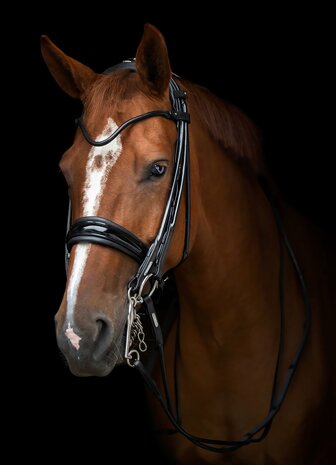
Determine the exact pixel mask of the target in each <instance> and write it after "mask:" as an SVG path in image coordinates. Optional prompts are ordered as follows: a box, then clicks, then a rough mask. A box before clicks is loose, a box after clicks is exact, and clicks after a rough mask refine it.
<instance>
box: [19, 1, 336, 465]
mask: <svg viewBox="0 0 336 465" xmlns="http://www.w3.org/2000/svg"><path fill="white" fill-rule="evenodd" d="M204 6H205V5H203V9H204ZM120 8H121V7H120ZM120 8H119V10H117V11H114V12H113V14H112V13H107V12H106V16H107V15H109V18H106V17H105V18H102V19H103V23H102V24H101V27H100V28H95V29H94V30H93V29H92V28H91V27H90V26H89V25H88V24H84V23H83V24H80V22H79V21H78V22H77V23H76V24H75V27H74V26H71V27H70V26H67V25H63V24H62V23H60V25H59V27H49V25H47V23H43V22H41V24H40V25H38V26H36V27H31V28H30V29H28V28H27V29H26V30H25V31H22V44H21V48H20V50H19V49H17V50H16V54H15V55H14V57H17V58H16V59H17V63H16V68H15V69H17V77H18V76H19V79H20V78H22V79H23V75H24V79H25V83H24V85H22V86H21V87H20V89H22V90H21V94H22V95H19V98H20V99H21V100H22V101H24V102H25V105H24V117H25V121H27V122H28V125H27V124H25V128H24V129H25V130H27V129H28V138H27V142H28V143H27V149H25V153H22V159H20V173H21V174H22V177H23V186H24V189H23V190H22V195H21V196H20V211H21V212H22V217H23V218H26V219H27V223H26V224H27V226H28V231H27V233H28V236H27V237H28V238H27V240H26V242H27V246H26V247H25V249H26V250H27V251H28V256H27V258H26V259H25V263H26V264H27V270H26V273H25V276H26V277H25V283H29V285H28V286H27V288H28V289H27V291H24V299H23V301H24V305H21V308H22V311H23V321H24V323H23V325H22V326H23V329H24V330H25V333H26V335H27V334H29V338H27V339H25V344H24V347H25V353H23V354H21V358H22V359H23V360H24V363H23V364H20V365H21V368H20V369H19V376H20V377H21V381H22V385H23V387H24V388H23V390H22V393H23V394H22V401H23V402H22V410H21V413H20V418H19V419H20V425H21V426H20V428H22V430H23V431H24V430H26V429H27V428H29V429H32V432H33V433H34V434H35V436H36V438H37V439H38V441H37V442H32V443H31V445H30V452H31V453H32V455H33V456H34V457H37V456H38V455H39V447H38V445H37V444H38V442H40V441H43V442H45V443H46V444H49V445H50V446H52V447H54V448H55V451H57V454H60V450H61V449H62V447H64V445H65V444H66V445H68V446H71V447H72V450H73V453H74V455H76V454H77V457H79V456H83V457H85V456H86V454H89V453H95V454H97V455H96V456H97V458H98V456H99V455H100V454H106V453H108V454H109V455H110V457H111V462H112V463H113V460H112V459H113V457H115V456H116V455H117V454H118V453H119V452H121V453H123V454H124V460H126V461H127V460H132V459H135V458H138V459H139V457H144V458H147V459H148V461H149V460H154V459H153V457H154V455H155V448H154V446H153V444H152V439H151V436H150V434H149V428H150V427H149V423H148V418H147V414H146V411H147V410H146V405H145V400H144V396H143V389H142V385H141V382H140V381H139V380H138V379H137V378H136V377H135V376H134V375H133V373H131V372H130V370H125V369H119V370H116V372H115V373H113V374H112V375H111V376H110V377H109V378H107V379H78V378H75V377H73V376H72V375H70V374H69V373H68V369H67V367H66V366H65V364H64V362H63V360H62V358H61V356H60V355H59V353H58V350H57V348H56V341H55V336H54V328H53V316H54V314H55V313H56V311H57V308H58V305H59V303H60V300H61V297H62V293H63V289H64V283H65V273H64V262H63V252H64V248H63V239H64V231H65V222H66V211H67V189H66V185H65V182H64V181H63V179H62V176H61V175H60V173H59V169H58V162H59V160H60V157H61V155H62V153H63V152H64V151H65V150H66V149H67V148H68V147H69V146H70V144H71V141H72V137H73V134H74V119H75V118H76V117H77V116H78V115H79V114H80V112H81V106H80V104H79V103H78V102H76V101H74V100H72V99H71V98H70V97H68V96H67V95H65V94H64V93H63V92H62V91H61V90H60V89H59V88H58V87H57V85H56V83H55V82H54V81H53V79H52V78H51V76H50V74H49V72H48V70H47V68H46V66H45V65H44V63H43V60H42V58H41V55H40V51H39V36H40V35H41V34H47V35H49V37H50V38H51V39H52V40H53V41H54V42H55V43H56V44H57V45H58V46H59V47H60V48H61V49H63V50H64V51H65V52H66V53H67V54H69V55H70V56H72V57H74V58H76V59H77V60H79V61H81V62H83V63H85V64H86V65H88V66H90V67H92V68H93V69H94V70H95V71H98V72H102V71H103V70H104V69H106V68H107V67H109V66H111V65H113V64H116V63H118V62H120V61H121V60H123V59H125V58H128V57H132V56H134V55H135V52H136V48H137V45H138V43H139V41H140V38H141V35H142V29H143V24H144V23H145V22H151V23H153V24H155V25H156V26H157V27H158V28H159V29H160V30H161V32H162V33H163V35H164V36H165V38H166V41H167V45H168V50H169V53H170V60H171V65H172V68H173V70H174V71H175V72H176V73H178V74H179V75H181V76H183V77H186V78H188V79H190V80H192V81H195V82H197V83H199V84H202V85H204V86H206V87H208V88H209V89H211V90H212V91H213V92H214V93H216V94H217V95H219V96H221V97H223V98H224V99H226V100H228V101H230V102H231V103H234V104H236V105H237V106H238V107H240V108H241V109H243V110H244V111H245V112H246V113H247V114H248V115H249V116H250V117H251V118H252V119H253V120H254V121H255V122H256V123H257V124H258V125H259V127H260V128H261V129H262V132H263V136H264V147H265V156H266V159H267V163H268V165H269V167H270V169H271V171H272V173H273V175H274V177H275V178H276V179H277V181H278V182H279V184H280V186H281V187H282V189H283V190H284V192H285V194H286V196H287V198H288V200H289V201H290V202H291V203H293V204H294V205H296V206H297V208H299V209H300V210H301V211H302V212H303V213H304V214H305V215H306V216H308V217H309V218H310V219H311V220H312V221H314V222H316V223H318V224H320V225H321V226H322V227H324V228H327V229H328V230H330V231H335V220H334V215H333V211H334V205H333V199H334V197H335V187H334V184H333V180H334V172H333V168H332V165H333V158H334V153H335V149H334V144H333V138H334V133H335V131H334V127H333V123H332V119H334V117H333V115H331V116H330V110H332V109H333V108H334V104H333V102H332V95H333V89H332V82H333V77H332V74H331V67H332V62H333V60H332V57H333V56H334V54H333V53H332V45H331V44H332V38H331V30H330V29H329V26H328V13H327V12H321V11H319V12H318V13H317V12H315V11H310V12H307V11H305V12H300V14H298V15H297V16H296V17H293V12H280V11H278V12H274V13H272V14H270V13H269V12H263V13H260V15H259V14H258V13H257V12H254V16H252V15H251V16H250V15H249V12H245V15H244V16H243V17H244V19H243V18H242V12H241V13H239V14H235V15H232V14H231V13H228V12H223V13H219V12H218V13H217V12H216V11H210V12H209V11H208V12H207V14H206V12H205V11H203V10H202V11H200V13H201V15H200V17H198V19H197V20H195V19H193V18H192V13H191V12H187V13H182V12H181V11H180V10H179V9H178V7H175V9H174V11H169V15H168V12H167V14H165V13H162V12H161V13H160V14H159V13H153V12H152V13H150V14H145V13H139V14H138V13H137V12H133V14H132V19H130V15H128V14H127V13H128V12H127V8H124V10H123V11H122V10H121V9H120ZM129 8H130V9H131V7H129ZM307 13H309V14H308V15H306V14H307ZM263 14H264V15H265V16H263ZM100 15H102V16H104V12H102V11H100ZM88 16H90V12H88ZM94 19H95V13H94V12H92V21H94ZM22 48H23V50H24V54H23V55H22V51H21V50H22ZM23 70H24V73H23ZM223 208H224V206H223ZM18 294H19V293H18ZM17 297H19V298H21V297H23V296H21V295H18V296H17ZM32 419H34V421H35V425H36V427H32V423H31V420H32ZM104 422H106V423H104ZM56 423H57V424H58V425H59V427H60V429H59V432H58V435H57V436H56V437H55V435H54V434H53V433H51V430H52V428H53V427H54V425H55V424H56ZM35 428H36V430H35ZM54 441H56V444H55V443H54ZM57 441H58V442H57ZM83 451H84V453H83ZM116 462H117V463H118V461H116ZM157 463H161V462H157Z"/></svg>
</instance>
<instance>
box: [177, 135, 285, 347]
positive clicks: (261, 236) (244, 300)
mask: <svg viewBox="0 0 336 465" xmlns="http://www.w3.org/2000/svg"><path fill="white" fill-rule="evenodd" d="M204 134H206V132H205V131H204V130H203V129H202V128H196V130H194V131H192V132H191V153H192V174H191V177H192V180H193V182H192V225H191V227H192V228H195V230H194V242H193V246H192V250H191V253H190V256H189V258H188V260H187V261H186V262H185V263H184V264H183V265H182V266H181V267H180V268H179V269H178V270H177V272H176V277H177V285H178V288H179V295H180V301H181V322H182V325H183V321H184V322H185V324H186V327H188V331H189V333H190V331H191V328H194V330H195V331H194V332H195V333H198V336H199V338H200V344H201V341H204V332H207V333H208V335H209V336H211V340H213V341H217V342H216V344H217V345H218V347H219V346H221V344H222V343H221V341H223V340H224V339H225V341H226V343H227V341H228V338H233V339H234V340H235V341H237V343H238V342H239V344H241V341H242V338H239V337H238V336H239V334H242V335H243V334H244V335H245V336H246V335H248V337H244V343H246V344H249V343H250V344H253V343H254V342H255V341H253V338H256V337H260V335H261V333H262V328H263V327H264V328H265V334H268V335H269V334H270V329H269V328H270V326H274V332H276V324H277V323H278V313H277V312H278V311H279V309H278V303H277V302H278V279H277V270H278V266H279V265H278V262H279V250H278V247H279V245H278V236H277V231H276V226H275V222H274V218H273V215H272V211H271V208H270V205H269V203H268V201H267V199H266V197H265V195H264V193H263V192H262V190H261V188H260V186H259V183H258V181H257V177H256V176H255V175H254V174H252V173H250V174H249V173H248V170H244V168H243V167H242V166H239V164H238V163H237V162H236V161H234V160H233V158H232V157H231V156H229V155H228V154H226V153H224V150H223V148H222V147H221V146H220V145H219V144H218V143H216V142H215V141H214V140H212V139H211V137H210V135H206V136H205V135H204ZM196 184H197V185H196ZM275 313H276V314H277V315H276V316H275ZM275 322H276V323H275ZM256 324H257V325H258V332H256V331H250V330H251V329H252V328H253V327H254V326H255V325H256ZM223 336H224V337H223Z"/></svg>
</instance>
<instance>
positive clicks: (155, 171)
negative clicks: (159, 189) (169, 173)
mask: <svg viewBox="0 0 336 465" xmlns="http://www.w3.org/2000/svg"><path fill="white" fill-rule="evenodd" d="M166 170H167V167H166V166H164V165H160V164H159V163H154V164H153V165H152V166H151V170H150V174H151V176H156V177H160V176H163V175H164V174H165V172H166Z"/></svg>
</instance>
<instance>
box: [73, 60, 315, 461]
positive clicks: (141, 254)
mask: <svg viewBox="0 0 336 465" xmlns="http://www.w3.org/2000/svg"><path fill="white" fill-rule="evenodd" d="M118 69H129V70H131V71H136V68H135V63H134V60H126V61H125V62H123V63H121V64H119V65H116V66H114V67H112V68H109V69H108V70H107V71H106V72H105V73H107V74H108V73H111V72H114V71H115V70H118ZM169 95H170V101H171V105H172V109H171V110H167V111H165V110H156V111H150V112H147V113H144V114H142V115H138V116H135V117H133V118H130V119H128V120H127V121H125V122H124V123H122V124H121V125H120V126H119V127H118V128H117V129H116V131H114V133H113V134H112V135H110V136H109V137H108V138H106V139H105V140H102V141H95V140H94V139H92V138H91V136H90V134H89V133H88V131H87V129H86V127H85V126H84V123H83V120H82V117H81V118H79V119H78V120H77V124H78V126H79V128H80V129H81V131H82V134H83V136H84V138H85V139H86V140H87V142H88V143H89V144H91V145H93V146H96V147H100V146H104V145H107V144H109V143H110V142H111V141H112V140H114V139H115V138H116V137H117V136H118V135H119V134H120V133H121V132H122V131H123V130H124V129H125V128H126V127H128V126H130V125H132V124H137V123H139V122H141V121H144V120H145V119H148V118H152V117H163V118H166V119H169V120H172V121H173V122H175V124H176V128H177V141H176V150H175V164H174V171H173V176H172V182H171V188H170V194H169V197H168V201H167V204H166V207H165V210H164V213H163V217H162V221H161V225H160V228H159V231H158V233H157V235H156V238H155V240H154V242H153V243H152V244H151V245H150V246H149V247H147V246H146V245H145V244H144V243H143V242H142V241H141V240H140V239H139V238H138V237H136V236H135V235H134V234H133V233H132V232H130V231H128V230H127V229H125V228H124V227H122V226H120V225H119V224H117V223H114V222H113V221H111V220H108V219H106V218H103V217H96V216H91V217H82V218H79V219H77V220H76V221H74V222H73V223H72V224H71V206H70V205H69V214H68V232H67V237H66V264H67V262H68V260H69V253H70V251H71V248H72V246H73V245H75V244H78V243H80V242H86V243H94V244H98V245H102V246H105V247H111V248H114V249H117V250H118V251H120V252H122V253H124V254H126V255H128V256H129V257H131V258H133V259H134V260H135V261H137V262H138V264H139V268H138V271H137V273H136V274H135V276H134V277H133V278H132V279H131V281H130V282H129V284H128V319H127V326H126V344H125V359H126V361H127V363H128V365H130V366H131V367H134V368H135V369H137V370H138V371H139V373H140V374H141V376H142V377H143V379H144V382H145V384H146V385H147V387H148V388H149V389H150V390H151V391H152V392H153V393H154V395H155V397H156V398H157V399H158V401H159V402H160V404H161V406H162V408H163V410H164V411H165V413H166V415H167V417H168V418H169V420H170V421H171V423H172V424H173V426H174V427H175V430H173V431H172V432H179V433H181V434H182V435H183V436H184V437H185V438H186V439H188V440H189V441H191V442H192V443H193V444H195V445H196V446H199V447H201V448H203V449H206V450H209V451H213V452H218V453H222V452H226V451H233V450H236V449H238V448H240V447H242V446H245V445H248V444H250V443H254V442H259V441H261V440H262V439H264V438H265V437H266V435H267V433H268V431H269V430H270V427H271V425H272V421H273V419H274V417H275V415H276V414H277V413H278V411H279V409H280V407H281V405H282V404H283V402H284V400H285V397H286V393H287V391H288V388H289V385H290V382H291V380H292V378H293V375H294V372H295V370H296V368H297V365H298V362H299V359H300V357H301V354H302V352H303V349H304V346H305V343H306V340H307V337H308V333H309V324H310V316H311V309H310V302H309V297H308V292H307V288H306V284H305V281H304V278H303V275H302V272H301V270H300V267H299V265H298V262H297V259H296V257H295V254H294V252H293V250H292V247H291V245H290V243H289V240H288V238H287V235H286V232H285V230H284V227H283V225H282V222H281V220H280V216H279V213H278V210H277V208H276V206H275V202H274V199H273V197H272V195H271V193H270V192H269V190H268V189H267V187H266V186H264V185H263V188H264V192H265V193H266V195H267V198H268V200H269V202H270V205H271V207H272V211H273V215H274V218H275V222H276V225H277V230H278V235H279V244H280V268H279V302H280V314H281V331H280V343H279V351H278V358H277V363H276V368H275V374H274V381H273V389H272V395H271V404H270V408H269V412H268V414H267V415H266V417H265V418H264V419H263V420H262V421H261V422H260V423H259V424H258V425H256V426H255V427H254V428H252V429H251V430H250V431H249V432H248V433H246V434H245V435H243V437H242V438H241V439H239V440H236V441H225V440H217V439H211V438H202V437H198V436H194V435H192V434H190V433H188V432H187V431H186V430H185V429H184V428H183V426H182V423H181V419H180V414H179V388H178V369H177V365H178V363H177V361H178V356H179V331H178V330H177V336H176V347H175V369H174V372H175V375H174V378H175V404H176V408H175V412H174V409H173V407H172V401H171V396H170V392H169V387H168V379H167V373H166V366H165V360H164V348H163V346H164V343H163V336H162V331H161V327H160V324H159V321H158V318H157V315H156V311H155V306H154V303H153V298H152V297H153V294H154V293H155V291H156V289H157V287H158V286H159V285H163V284H164V274H163V263H164V260H165V257H166V254H167V251H168V247H169V244H170V241H171V238H172V235H173V231H174V227H175V224H176V218H177V214H178V211H179V206H180V203H181V198H182V192H183V189H184V190H185V200H186V205H185V212H186V214H185V237H184V247H183V254H182V257H181V262H182V261H183V260H185V259H186V258H187V256H188V251H189V237H190V156H189V133H188V124H189V122H190V117H189V113H188V110H187V103H186V97H187V93H186V92H185V91H183V90H181V89H180V88H179V86H178V84H177V83H176V81H175V80H174V79H173V78H172V79H171V80H170V84H169ZM285 250H287V253H288V255H289V257H290V259H291V261H292V264H293V267H294V269H295V272H296V274H297V276H298V280H299V284H300V287H301V291H302V295H303V300H304V307H305V320H304V328H303V335H302V338H301V340H300V342H299V344H298V348H297V351H296V353H295V356H294V358H293V360H292V362H291V364H290V366H289V368H288V370H287V373H286V377H285V381H284V382H283V385H282V386H281V388H278V378H279V367H280V365H281V353H282V347H283V340H284V327H283V324H282V322H283V320H284V264H283V262H284V251H285ZM147 284H149V285H150V291H149V292H148V293H147V294H146V295H143V293H144V291H145V289H147V287H146V285H147ZM139 308H142V309H144V310H145V311H146V313H147V315H148V317H149V320H150V322H151V328H152V332H153V334H154V337H155V344H156V348H157V350H158V353H159V362H160V368H161V375H162V381H163V386H164V396H163V395H162V393H161V392H160V390H159V388H158V386H157V385H156V383H155V381H154V380H153V379H152V378H151V375H150V374H149V372H148V371H147V370H146V368H145V366H144V365H143V363H142V362H141V360H140V353H139V352H145V351H146V350H147V345H146V342H145V340H144V339H145V334H144V331H143V327H142V323H141V320H140V315H139V313H138V309H139ZM136 344H137V346H138V349H136V348H134V346H135V345H136Z"/></svg>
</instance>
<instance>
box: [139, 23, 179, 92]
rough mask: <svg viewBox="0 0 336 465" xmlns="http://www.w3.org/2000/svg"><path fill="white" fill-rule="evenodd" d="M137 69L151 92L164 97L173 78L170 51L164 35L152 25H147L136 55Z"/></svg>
mask: <svg viewBox="0 0 336 465" xmlns="http://www.w3.org/2000/svg"><path fill="white" fill-rule="evenodd" d="M136 67H137V71H138V73H139V76H140V78H141V80H142V81H143V82H144V83H145V84H146V86H147V87H149V89H150V90H151V91H153V92H155V93H157V94H159V95H162V94H163V93H164V92H165V91H166V90H167V88H168V85H169V81H170V78H171V69H170V64H169V57H168V50H167V46H166V42H165V40H164V38H163V35H162V34H161V32H160V31H159V30H158V29H156V27H154V26H152V25H151V24H145V27H144V34H143V36H142V39H141V42H140V45H139V47H138V50H137V53H136Z"/></svg>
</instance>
